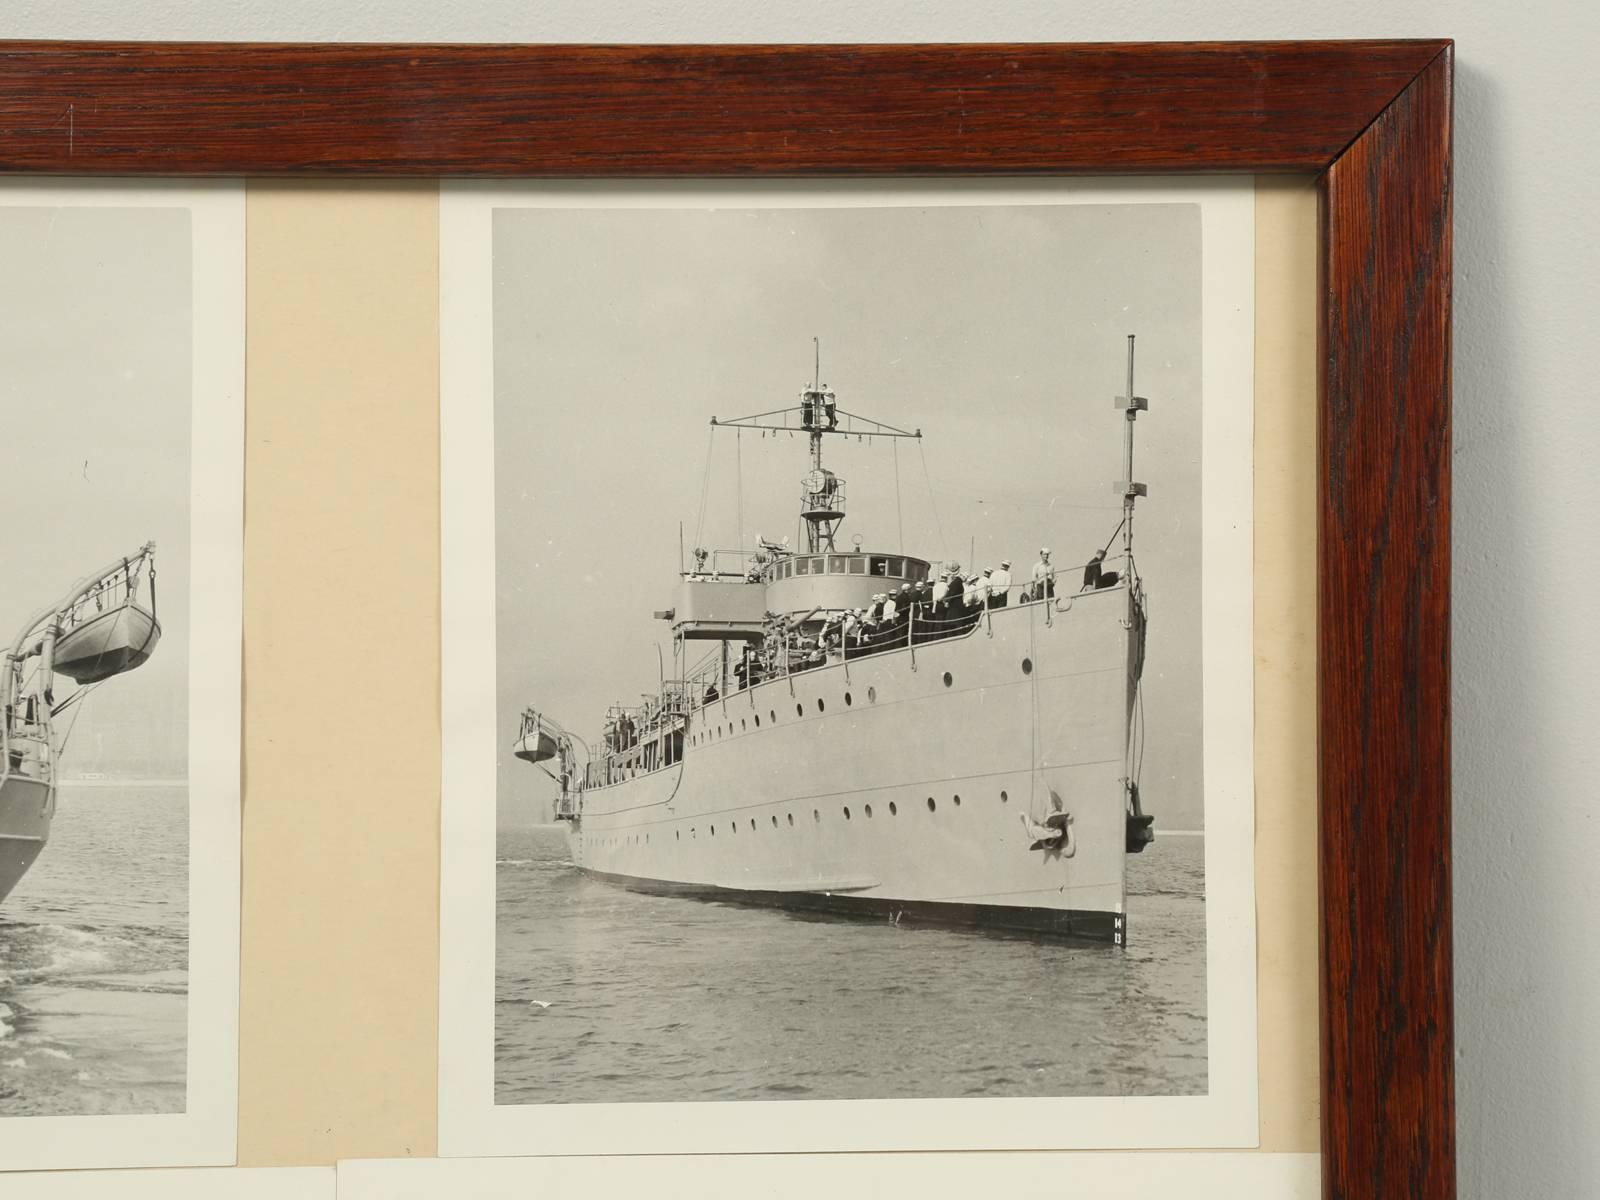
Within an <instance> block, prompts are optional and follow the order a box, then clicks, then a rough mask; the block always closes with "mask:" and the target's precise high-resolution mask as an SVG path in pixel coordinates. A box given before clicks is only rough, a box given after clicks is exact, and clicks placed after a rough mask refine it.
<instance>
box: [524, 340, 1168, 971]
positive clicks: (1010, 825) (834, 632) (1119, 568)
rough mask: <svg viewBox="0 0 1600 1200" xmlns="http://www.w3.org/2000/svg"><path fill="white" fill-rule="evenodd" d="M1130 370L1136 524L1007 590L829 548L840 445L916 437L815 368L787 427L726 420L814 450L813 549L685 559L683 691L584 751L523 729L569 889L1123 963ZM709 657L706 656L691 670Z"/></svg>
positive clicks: (670, 687)
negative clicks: (615, 887)
mask: <svg viewBox="0 0 1600 1200" xmlns="http://www.w3.org/2000/svg"><path fill="white" fill-rule="evenodd" d="M1127 355H1128V359H1127V364H1128V365H1127V391H1126V394H1125V395H1123V396H1119V397H1117V398H1116V400H1115V404H1116V407H1117V408H1118V409H1120V410H1121V413H1122V419H1123V421H1124V426H1123V428H1124V436H1123V464H1122V465H1123V468H1124V469H1123V475H1122V478H1121V480H1119V481H1118V482H1116V483H1115V485H1114V487H1115V489H1116V491H1117V493H1118V494H1119V495H1120V496H1121V501H1122V519H1121V521H1120V523H1118V524H1117V525H1116V526H1115V528H1114V529H1112V530H1111V531H1110V537H1109V539H1108V540H1107V541H1106V543H1105V546H1104V548H1103V549H1101V550H1100V551H1098V552H1097V553H1095V554H1094V555H1093V557H1092V558H1090V559H1089V561H1087V562H1084V563H1079V564H1077V565H1075V566H1072V567H1062V568H1061V569H1060V570H1059V571H1058V570H1056V569H1055V568H1050V567H1048V566H1047V567H1046V569H1045V570H1044V571H1042V572H1036V573H1035V577H1034V578H1030V579H1028V580H1026V581H1021V582H1018V583H1015V584H1013V583H1011V582H1010V581H1009V579H1006V580H1004V581H1003V582H1002V583H1000V584H998V585H995V584H994V583H992V581H991V580H989V579H987V578H986V577H984V576H980V575H973V574H968V573H963V572H962V571H960V570H959V565H958V564H954V563H941V562H938V561H935V560H932V559H927V558H919V557H916V556H913V555H909V554H905V553H901V552H898V551H895V552H890V551H875V550H870V549H864V548H862V546H861V545H860V544H859V539H857V540H856V544H854V545H852V546H847V547H846V548H841V547H840V544H839V530H840V526H841V525H842V523H843V522H844V519H845V516H846V487H845V481H844V480H843V479H841V478H839V477H838V476H836V475H835V474H833V473H832V472H831V471H829V470H828V469H827V468H826V467H825V466H824V463H823V452H824V448H825V446H826V444H827V443H828V441H829V439H831V438H834V437H863V436H864V437H868V438H872V439H876V438H920V437H921V436H922V433H921V431H920V430H913V431H908V430H904V429H899V428H895V427H893V426H889V425H886V424H883V423H881V422H879V421H876V420H873V419H871V418H867V417H863V416H860V415H858V414H854V413H850V412H846V411H845V410H843V409H841V408H840V407H839V406H838V402H837V399H836V397H835V394H834V393H833V392H832V391H830V390H829V389H827V388H826V387H825V386H824V385H823V384H822V383H821V382H820V371H819V372H818V374H817V376H815V377H814V379H813V381H812V383H811V384H810V385H809V386H807V387H806V388H805V389H804V390H803V391H802V392H801V394H800V396H799V403H798V404H797V405H796V406H794V407H791V408H785V409H777V410H773V411H769V412H763V413H758V414H755V415H753V416H749V417H740V418H737V419H733V420H719V419H717V418H715V417H713V418H712V421H711V423H712V425H713V426H714V427H715V428H717V429H742V430H750V429H754V430H762V431H777V432H779V433H782V432H790V433H802V432H803V433H804V434H806V435H807V436H808V441H809V449H810V470H809V471H808V472H807V473H806V474H805V476H804V478H803V480H802V481H801V485H800V514H799V515H800V518H801V524H802V526H803V528H804V532H805V547H804V549H803V550H800V549H799V548H795V549H793V550H791V549H790V548H789V547H788V546H787V545H784V544H776V543H772V542H761V543H760V544H759V545H758V546H757V547H756V548H754V549H753V550H752V549H746V548H742V547H741V548H736V549H733V550H726V551H716V550H709V549H703V548H696V549H695V551H694V562H693V565H692V566H689V565H687V564H685V565H684V569H683V570H682V571H681V574H680V578H679V581H678V583H677V587H676V593H675V595H674V598H673V603H672V606H671V607H670V608H667V609H664V610H660V611H657V612H656V613H655V616H656V617H657V618H659V619H661V620H663V621H666V622H667V623H669V625H670V628H671V631H672V641H673V650H674V653H673V672H672V674H673V675H674V678H671V679H665V678H664V679H663V680H662V682H661V685H660V688H659V691H658V692H657V693H656V694H655V695H653V696H650V697H648V698H647V699H645V701H644V702H643V703H642V704H639V705H631V706H630V705H622V704H618V705H614V706H612V707H611V708H610V710H609V711H608V712H607V713H606V716H605V720H604V724H603V728H602V730H601V733H600V735H599V737H598V738H597V739H596V740H595V741H594V742H593V743H592V744H591V743H590V742H588V741H586V740H584V739H583V738H581V737H579V736H578V735H576V734H574V733H571V732H569V731H568V730H567V729H566V728H565V727H563V726H562V725H561V724H559V723H558V722H556V721H555V720H553V719H551V717H550V716H549V715H548V713H547V712H546V711H542V710H540V709H537V708H528V709H526V710H525V711H524V712H523V713H522V716H521V724H520V727H519V729H518V732H517V734H516V739H515V743H514V745H513V747H512V752H513V753H514V754H515V756H516V757H518V758H520V759H522V760H524V761H527V762H530V763H533V764H536V765H538V766H539V768H540V769H541V770H544V771H545V772H546V773H547V774H549V775H550V776H551V777H552V778H553V779H554V780H555V781H556V783H557V785H558V787H559V793H558V796H557V799H556V801H555V815H556V816H557V818H558V819H559V820H560V821H561V822H563V823H564V824H565V827H566V833H567V839H568V844H569V847H570V851H571V856H572V861H573V863H574V865H575V866H576V867H577V869H579V870H581V871H583V872H585V873H587V874H589V875H591V876H594V877H596V878H598V879H602V880H607V881H610V882H613V883H616V884H619V885H621V886H624V887H627V888H631V889H636V890H643V891H649V892H657V893H667V894H675V895H683V896H688V897H696V898H700V899H709V900H718V901H724V902H732V903H740V904H761V905H772V906H778V907H782V908H789V909H798V910H808V911H811V912H819V913H829V914H838V915H840V916H846V917H848V916H855V917H872V918H877V919H888V920H892V921H895V922H897V923H898V922H900V921H902V920H905V921H929V922H938V923H941V924H953V925H967V926H981V927H993V928H998V929H1003V930H1013V931H1025V932H1028V933H1032V934H1041V935H1049V936H1060V937H1066V938H1071V939H1084V940H1089V941H1097V942H1104V943H1111V944H1115V945H1124V944H1126V942H1127V939H1128V933H1129V931H1128V923H1127V906H1126V887H1125V874H1126V864H1127V856H1128V855H1129V854H1131V853H1138V852H1140V851H1142V850H1143V849H1144V848H1145V846H1146V845H1147V844H1148V843H1149V842H1150V841H1151V840H1152V839H1153V837H1154V831H1153V828H1152V824H1153V817H1152V816H1151V815H1150V814H1148V813H1147V812H1146V811H1145V810H1144V805H1143V802H1142V800H1141V797H1140V795H1139V780H1138V767H1139V760H1140V757H1141V752H1142V741H1143V729H1142V721H1141V717H1140V714H1141V711H1142V709H1141V706H1140V704H1139V688H1140V679H1141V676H1142V674H1143V670H1144V657H1145V643H1146V632H1147V605H1146V595H1145V590H1144V585H1143V582H1142V580H1141V578H1140V575H1139V572H1138V570H1137V567H1136V565H1135V561H1134V538H1133V527H1134V511H1135V505H1136V502H1137V500H1138V499H1139V498H1140V497H1143V496H1145V495H1147V489H1146V487H1145V485H1144V484H1142V483H1138V482H1135V481H1134V477H1133V451H1134V429H1135V420H1136V418H1137V416H1138V414H1139V413H1140V412H1141V411H1146V410H1147V409H1148V402H1147V401H1146V400H1145V399H1144V398H1143V397H1140V396H1138V395H1136V393H1135V391H1134V382H1133V372H1134V339H1133V338H1132V337H1131V336H1130V337H1129V338H1128V344H1127ZM1108 524H1109V520H1108ZM1113 550H1115V553H1113V552H1112V551H1113ZM697 643H705V644H709V647H710V651H709V653H708V654H706V655H705V656H704V658H703V659H701V660H700V661H699V662H697V663H694V664H692V665H689V657H690V655H689V651H690V648H691V647H693V646H695V644H697ZM662 673H663V675H665V671H663V672H662Z"/></svg>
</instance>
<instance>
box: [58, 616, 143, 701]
mask: <svg viewBox="0 0 1600 1200" xmlns="http://www.w3.org/2000/svg"><path fill="white" fill-rule="evenodd" d="M160 641H161V622H159V621H157V620H156V619H155V616H154V615H153V614H152V613H150V612H149V611H148V610H146V609H144V608H143V607H141V606H140V605H138V604H134V603H132V602H131V601H130V602H128V603H124V604H121V605H118V606H117V607H116V608H112V609H108V610H107V611H105V612H102V613H96V614H95V615H94V616H92V617H90V618H89V619H88V620H86V621H83V622H81V623H80V624H78V625H75V626H73V627H72V628H71V629H69V630H67V631H66V632H64V633H62V634H61V635H60V636H59V637H58V638H57V639H56V646H55V661H54V663H53V666H54V669H55V672H56V674H58V675H65V676H66V677H67V678H68V679H70V680H72V681H73V682H74V683H77V684H89V683H99V682H100V681H101V680H102V679H110V678H111V677H112V676H113V675H121V674H123V673H124V672H127V671H131V670H133V669H134V668H135V667H138V666H141V665H142V664H143V663H144V662H145V660H146V659H148V658H149V657H150V656H151V655H152V654H154V653H155V649H156V645H157V644H158V643H159V642H160Z"/></svg>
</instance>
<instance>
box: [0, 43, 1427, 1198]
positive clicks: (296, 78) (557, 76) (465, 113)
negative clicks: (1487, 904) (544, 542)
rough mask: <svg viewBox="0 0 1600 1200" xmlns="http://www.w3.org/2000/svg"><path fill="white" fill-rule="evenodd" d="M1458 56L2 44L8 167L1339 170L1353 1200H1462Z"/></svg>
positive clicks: (1331, 328) (1340, 680)
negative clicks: (1453, 621)
mask: <svg viewBox="0 0 1600 1200" xmlns="http://www.w3.org/2000/svg"><path fill="white" fill-rule="evenodd" d="M1451 71H1452V57H1451V48H1450V44H1449V43H1448V42H1445V41H1438V40H1435V41H1419V42H1405V41H1398V42H1395V41H1386V42H1302V43H1289V42H1278V43H1268V42H1263V43H1233V44H1224V43H1206V44H1162V45H1092V46H1052V45H988V46H803V47H772V46H718V47H703V46H702V47H693V46H688V47H686V46H657V47H641V46H601V47H597V46H524V47H514V46H336V45H315V46H309V45H304V46H293V45H265V46H264V45H220V44H213V45H201V44H116V43H105V44H94V43H17V42H11V43H0V172H13V173H17V172H31V173H51V174H68V175H70V174H161V175H172V174H253V175H292V174H344V175H391V176H392V175H438V174H447V175H461V176H497V175H498V176H512V175H524V176H547V177H559V176H568V177H581V176H609V177H641V176H656V177H670V176H677V177H692V176H696V175H702V176H722V177H729V176H774V177H777V176H796V175H824V174H833V175H870V174H930V173H938V172H946V173H964V174H1002V173H1005V174H1052V173H1063V172H1079V173H1088V172H1102V173H1104V172H1119V171H1146V172H1153V171H1206V172H1216V171H1242V172H1256V173H1261V172H1270V171H1295V170H1301V171H1317V172H1323V173H1324V175H1323V192H1324V235H1325V243H1324V252H1323V272H1324V278H1323V289H1322V303H1323V322H1322V336H1323V346H1322V350H1323V363H1322V366H1323V376H1322V388H1321V391H1322V397H1321V404H1320V410H1319V423H1320V441H1321V461H1322V472H1321V476H1320V479H1319V505H1320V512H1321V517H1320V520H1321V526H1320V538H1321V547H1320V555H1321V558H1320V563H1321V568H1320V583H1319V596H1320V611H1319V635H1318V636H1319V642H1320V646H1319V652H1318V661H1319V701H1320V710H1321V720H1322V730H1321V743H1320V748H1319V757H1320V771H1319V779H1320V787H1321V796H1320V806H1321V816H1320V822H1321V884H1322V886H1321V904H1322V939H1323V972H1322V992H1323V1018H1322V1056H1323V1057H1322V1077H1323V1109H1322V1111H1323V1148H1324V1152H1325V1155H1326V1158H1325V1161H1324V1172H1323V1179H1324V1190H1325V1192H1326V1194H1327V1195H1328V1196H1329V1197H1332V1198H1338V1200H1388V1198H1390V1197H1400V1196H1404V1197H1408V1198H1414V1200H1447V1198H1448V1197H1450V1196H1453V1195H1454V1178H1455V1167H1454V1107H1453V1081H1452V1063H1451V1019H1452V1018H1451V1014H1452V998H1451V990H1450V988H1451V977H1450V869H1449V856H1450V836H1449V835H1450V824H1449V804H1450V785H1449V780H1450V739H1449V584H1450V562H1449V523H1450V503H1449V500H1450V485H1449V402H1450V373H1449V372H1450V213H1451V210H1450V170H1451V164H1450V148H1451V146H1450V139H1451V127H1450V119H1451V111H1450V87H1451Z"/></svg>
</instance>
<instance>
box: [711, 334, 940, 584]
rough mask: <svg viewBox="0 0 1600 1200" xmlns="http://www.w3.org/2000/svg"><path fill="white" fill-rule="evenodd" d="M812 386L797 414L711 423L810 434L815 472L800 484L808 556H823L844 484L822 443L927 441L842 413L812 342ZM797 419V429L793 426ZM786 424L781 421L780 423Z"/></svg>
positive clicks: (785, 411)
mask: <svg viewBox="0 0 1600 1200" xmlns="http://www.w3.org/2000/svg"><path fill="white" fill-rule="evenodd" d="M811 343H812V350H813V355H812V373H811V382H810V383H808V384H806V385H805V386H804V387H802V388H801V389H800V403H799V404H798V405H797V406H795V407H794V408H779V409H773V410H771V411H770V412H762V413H754V414H752V415H750V416H748V417H735V418H733V419H732V420H719V419H718V418H716V417H712V418H711V424H712V425H713V426H714V427H717V428H722V429H735V430H738V429H759V430H762V431H763V432H768V431H771V432H777V433H794V432H796V430H797V429H798V430H800V431H803V432H805V433H806V434H807V440H808V442H809V448H810V457H811V470H810V471H808V472H807V473H806V477H805V478H804V479H802V480H801V481H800V517H801V520H802V521H803V522H804V523H805V530H806V553H808V554H822V553H826V552H828V551H831V550H834V549H835V548H836V547H835V545H834V539H835V535H836V534H837V533H838V531H839V523H840V522H841V521H843V520H844V515H845V486H844V485H845V481H844V480H843V479H841V478H839V476H837V475H835V474H834V473H833V472H832V471H830V470H828V469H827V468H826V467H824V466H823V465H822V443H823V439H824V438H827V437H829V436H833V437H843V438H851V437H853V438H856V439H857V440H858V441H859V440H860V439H862V438H866V439H867V440H868V441H871V440H872V439H873V438H880V437H881V438H915V439H917V440H918V441H920V440H921V439H922V430H920V429H912V430H908V429H898V428H896V427H895V426H893V425H886V424H884V423H883V422H882V421H877V420H874V419H872V418H871V417H864V416H862V415H861V414H859V413H852V412H846V411H845V410H844V409H842V408H840V407H839V402H838V396H837V394H836V393H835V392H834V390H833V389H832V388H830V387H829V386H828V385H827V384H825V383H823V382H822V342H821V340H820V339H819V338H812V339H811ZM791 416H793V417H795V418H796V420H797V424H795V425H791V424H790V423H789V418H790V417H791ZM780 418H781V421H780Z"/></svg>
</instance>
